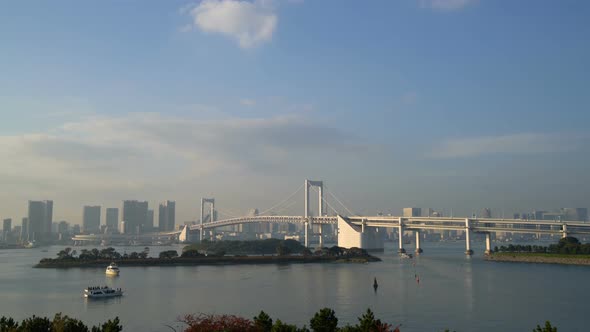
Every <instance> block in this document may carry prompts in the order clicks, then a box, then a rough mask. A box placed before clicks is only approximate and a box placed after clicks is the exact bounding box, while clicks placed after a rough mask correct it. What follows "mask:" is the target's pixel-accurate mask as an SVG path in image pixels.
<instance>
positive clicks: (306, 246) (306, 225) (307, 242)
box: [305, 220, 309, 248]
mask: <svg viewBox="0 0 590 332" xmlns="http://www.w3.org/2000/svg"><path fill="white" fill-rule="evenodd" d="M308 228H309V223H308V222H307V220H306V221H305V248H309V238H308V237H307V235H308Z"/></svg>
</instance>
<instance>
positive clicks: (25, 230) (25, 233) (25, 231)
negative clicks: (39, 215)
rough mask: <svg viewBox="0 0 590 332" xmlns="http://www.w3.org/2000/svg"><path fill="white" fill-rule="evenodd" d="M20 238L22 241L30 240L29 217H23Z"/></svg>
mask: <svg viewBox="0 0 590 332" xmlns="http://www.w3.org/2000/svg"><path fill="white" fill-rule="evenodd" d="M20 240H21V242H27V241H29V218H23V219H22V224H21V228H20Z"/></svg>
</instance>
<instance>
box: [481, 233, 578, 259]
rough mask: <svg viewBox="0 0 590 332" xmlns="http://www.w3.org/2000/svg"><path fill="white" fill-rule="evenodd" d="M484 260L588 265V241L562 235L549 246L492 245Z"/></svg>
mask: <svg viewBox="0 0 590 332" xmlns="http://www.w3.org/2000/svg"><path fill="white" fill-rule="evenodd" d="M485 259H486V260H489V261H494V262H522V263H546V264H567V265H590V243H586V244H582V243H580V241H578V239H577V238H575V237H564V238H562V239H560V240H559V242H558V243H557V244H551V245H549V246H537V245H520V244H518V245H512V244H510V245H508V246H501V247H500V248H498V247H494V251H493V253H492V254H490V255H488V256H486V258H485Z"/></svg>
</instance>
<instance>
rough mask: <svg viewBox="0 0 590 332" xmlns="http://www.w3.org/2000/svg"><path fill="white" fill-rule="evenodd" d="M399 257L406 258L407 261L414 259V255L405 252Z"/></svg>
mask: <svg viewBox="0 0 590 332" xmlns="http://www.w3.org/2000/svg"><path fill="white" fill-rule="evenodd" d="M399 257H401V258H406V259H411V258H412V254H406V253H405V252H403V253H401V254H399Z"/></svg>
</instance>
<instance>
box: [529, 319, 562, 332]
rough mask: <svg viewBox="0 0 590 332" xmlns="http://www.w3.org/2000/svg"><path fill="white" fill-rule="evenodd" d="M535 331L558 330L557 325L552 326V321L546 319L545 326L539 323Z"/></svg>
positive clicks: (554, 331)
mask: <svg viewBox="0 0 590 332" xmlns="http://www.w3.org/2000/svg"><path fill="white" fill-rule="evenodd" d="M533 332H557V327H554V326H551V322H549V321H546V322H545V326H543V327H541V325H537V328H535V329H534V330H533Z"/></svg>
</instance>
